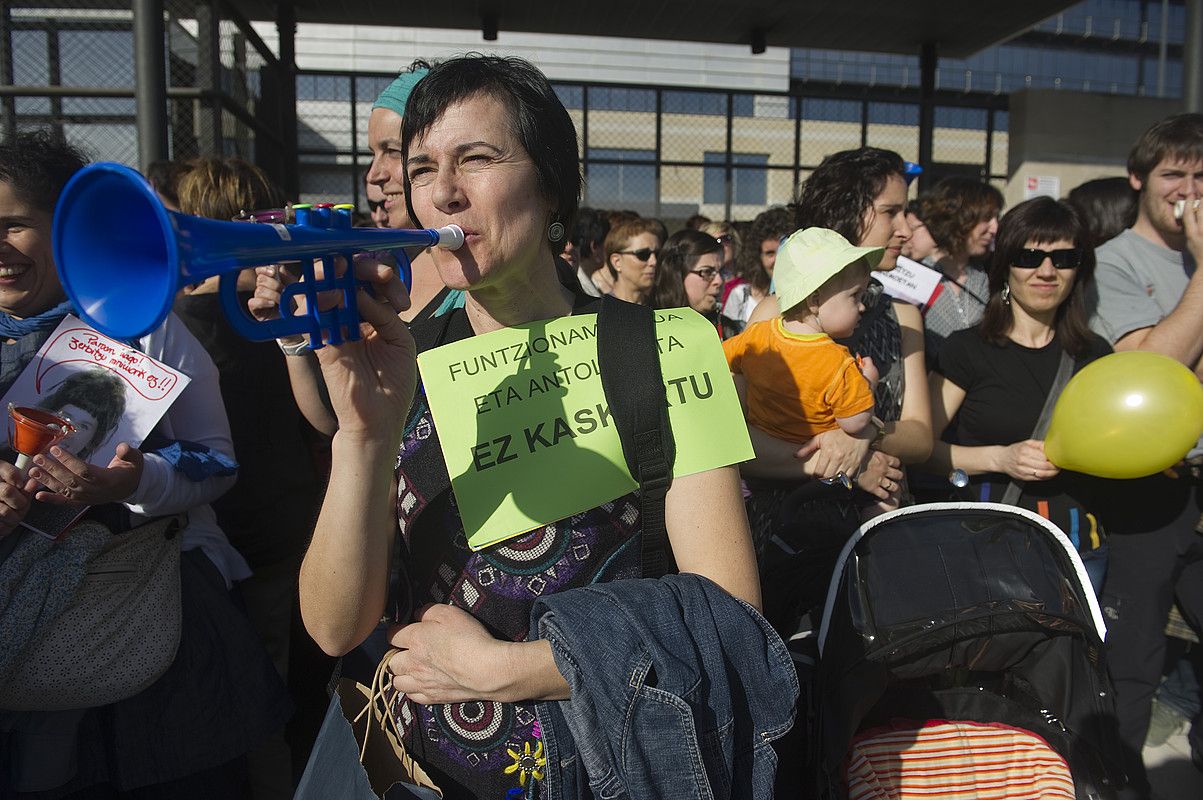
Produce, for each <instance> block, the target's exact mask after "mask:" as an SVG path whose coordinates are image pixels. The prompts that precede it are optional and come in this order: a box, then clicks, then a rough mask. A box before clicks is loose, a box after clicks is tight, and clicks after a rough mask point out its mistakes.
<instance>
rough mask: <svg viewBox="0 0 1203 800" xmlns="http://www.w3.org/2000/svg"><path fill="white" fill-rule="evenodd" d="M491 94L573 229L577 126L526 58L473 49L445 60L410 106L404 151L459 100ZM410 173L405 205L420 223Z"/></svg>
mask: <svg viewBox="0 0 1203 800" xmlns="http://www.w3.org/2000/svg"><path fill="white" fill-rule="evenodd" d="M481 95H483V96H486V97H492V98H494V99H496V100H498V101H499V102H500V103H501V104H502V106H504V107H505V108H506V110H507V112H508V114H509V118H510V119H509V122H510V129H511V131H512V132H513V134H514V136H515V138H517V139H518V141H519V142H520V143H521V144H522V147H523V148H524V149H525V150H526V152H527V155H529V156H530V158H531V163H532V164H533V165H534V168H535V174H536V176H537V180H538V183H539V189H540V191H542V192H543V196H544V197H546V198H547V200H548V201H549V202H550V203H551V204H552V206H553V207H554V208H555V219H556V221H558V222H560V223H562V224H563V225H564V228H565V230H568V231H571V230H572V226H573V224H574V223H575V221H576V211H577V207H578V206H579V205H580V199H581V169H580V164H579V163H578V161H577V138H576V128H575V127H574V126H573V124H572V118H571V117H569V116H568V111H567V110H566V109H565V108H564V104H563V103H561V102H560V98H559V97H557V96H556V93H555V90H554V89H552V88H551V84H550V83H548V81H547V78H546V77H545V76H544V75H543V73H542V72H540V71H539V70H538V68H536V67H535V66H534V65H533V64H531V63H530V62H529V61H526V60H525V59H521V58H514V57H501V56H486V55H482V54H480V53H469V54H468V55H465V56H459V57H457V58H450V59H447V60H446V61H441V62H439V63H438V64H435V65H434V66H433V67H431V68H430V72H429V73H427V75H426V77H425V78H423V79H422V80H420V81H419V82H418V85H417V86H415V87H414V90H413V92H412V93H411V94H410V96H409V102H408V103H406V105H405V117H404V119H403V121H402V124H401V155H402V158H403V159H405V160H408V159H409V152H410V148H411V147H412V146H413V144H414V142H415V141H416V140H417V139H418V138H419V137H421V136H423V135H425V134H426V133H427V132H428V131H429V130H430V128H431V126H433V125H434V123H435V122H436V121H437V120H438V118H439V117H440V116H442V114H443V112H444V111H446V110H447V109H448V108H450V107H451V106H452V105H454V104H456V103H460V102H463V101H464V100H467V99H469V98H472V97H477V96H481ZM410 196H411V187H410V185H409V173H408V171H407V172H406V174H405V204H406V206H407V207H408V209H409V215H410V218H411V219H413V220H414V222H415V223H416V224H419V225H420V224H421V222H420V221H419V220H418V218H417V216H416V215H415V213H414V208H413V202H412V200H411V199H410Z"/></svg>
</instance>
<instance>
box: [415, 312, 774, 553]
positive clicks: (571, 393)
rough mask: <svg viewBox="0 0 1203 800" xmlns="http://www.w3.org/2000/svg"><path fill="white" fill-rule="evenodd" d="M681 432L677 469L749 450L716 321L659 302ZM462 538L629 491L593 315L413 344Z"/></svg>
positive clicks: (508, 530)
mask: <svg viewBox="0 0 1203 800" xmlns="http://www.w3.org/2000/svg"><path fill="white" fill-rule="evenodd" d="M656 337H657V341H658V342H659V348H660V369H661V372H662V374H663V376H664V383H665V393H666V397H667V399H668V404H669V409H668V416H669V420H670V422H671V423H672V429H673V437H674V439H675V441H676V462H675V465H674V468H673V474H674V475H677V476H680V475H692V474H694V473H697V472H703V471H705V470H708V469H714V468H715V467H723V466H727V465H729V464H736V463H739V462H741V461H746V460H748V459H750V458H752V457H753V452H752V443H751V441H750V440H749V438H748V428H747V425H746V423H745V422H744V416H743V412H742V410H741V409H740V405H739V397H738V396H737V395H736V393H735V384H734V383H733V382H732V381H731V376H730V371H729V370H728V369H727V360H726V358H725V357H724V356H723V348H722V345H721V344H720V342H719V339H718V335H717V334H716V332H715V330H714V326H713V325H711V324H710V323H709V322H707V321H706V319H705V318H704V317H702V316H701V315H700V314H698V313H697V312H695V311H692V310H690V309H686V308H676V309H669V310H665V311H657V312H656ZM418 365H419V367H420V368H421V371H422V381H423V383H424V385H425V387H426V397H427V400H428V401H429V402H430V409H431V413H432V414H433V415H434V421H435V424H436V426H437V427H438V431H439V440H440V441H441V443H442V446H443V458H444V459H445V460H446V462H447V470H448V473H449V474H450V475H451V486H452V489H453V490H454V491H455V497H456V501H457V502H458V505H459V511H460V516H461V517H462V519H463V522H464V530H465V531H466V532H467V534H468V545H469V546H470V547H471V548H472V549H473V550H479V549H481V548H483V547H487V546H489V545H491V544H495V543H496V542H499V541H503V540H505V539H509V538H512V537H514V536H518V535H519V534H522V533H525V532H527V531H529V530H532V529H534V528H537V527H539V526H540V525H546V524H548V523H550V522H555V521H556V520H559V519H564V518H565V517H569V516H571V515H573V514H576V513H579V512H581V511H586V510H588V509H590V508H594V507H595V506H598V505H601V504H602V503H606V502H609V501H611V500H615V499H617V498H619V497H621V496H622V495H624V494H627V493H628V492H631V491H633V490H634V489H635V487H636V482H635V480H634V479H632V478H631V474H630V472H628V471H627V467H626V460H625V459H624V458H623V455H622V443H621V442H620V441H619V438H618V431H617V429H616V428H615V427H614V420H613V418H612V417H611V416H610V410H609V406H608V404H607V403H606V398H605V393H604V392H603V391H602V383H601V377H600V375H599V372H598V366H597V315H596V314H582V315H580V316H573V317H561V318H559V319H553V320H548V321H545V322H532V323H530V324H529V325H519V326H516V327H513V328H505V329H503V330H500V331H494V332H493V333H488V334H485V335H483V336H474V337H472V338H471V339H465V340H463V341H460V342H455V343H453V344H449V345H444V346H443V347H439V348H436V349H434V350H429V351H427V352H425V353H423V354H422V355H420V356H418Z"/></svg>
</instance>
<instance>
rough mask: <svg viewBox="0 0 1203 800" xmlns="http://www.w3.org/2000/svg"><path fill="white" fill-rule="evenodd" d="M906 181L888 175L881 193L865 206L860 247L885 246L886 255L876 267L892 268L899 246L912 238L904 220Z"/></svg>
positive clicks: (899, 251)
mask: <svg viewBox="0 0 1203 800" xmlns="http://www.w3.org/2000/svg"><path fill="white" fill-rule="evenodd" d="M905 210H906V182H905V181H904V180H903V179H902V176H901V175H891V176H890V177H889V178H887V179H886V185H885V186H884V187H883V188H882V190H881V193H880V194H878V195H877V197H875V198H874V199H873V203H872V205H870V206H869V207H868V208H867V209H865V215H864V219H863V221H862V223H861V229H862V230H863V231H864V233H863V234H861V238H860V241H859V242H857V244H858V245H859V246H861V247H884V248H885V249H886V252H885V254H884V255H883V256H882V257H881V263H880V264H878V265H877V269H879V270H891V269H893V268H894V267H895V266H897V265H898V256H899V255H900V254H901V253H902V247H903V245H905V244H906V243H907V241H908V240H909V239H910V238H911V226H910V225H908V224H907V223H906V213H905Z"/></svg>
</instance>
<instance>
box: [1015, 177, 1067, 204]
mask: <svg viewBox="0 0 1203 800" xmlns="http://www.w3.org/2000/svg"><path fill="white" fill-rule="evenodd" d="M1060 196H1061V178H1060V177H1058V176H1056V175H1029V176H1028V177H1027V180H1026V181H1024V184H1023V199H1024V200H1031V199H1032V198H1033V197H1054V198H1055V197H1060Z"/></svg>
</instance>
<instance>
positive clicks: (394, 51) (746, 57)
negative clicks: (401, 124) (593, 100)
mask: <svg viewBox="0 0 1203 800" xmlns="http://www.w3.org/2000/svg"><path fill="white" fill-rule="evenodd" d="M254 28H255V31H256V32H257V33H258V34H259V35H260V36H261V37H262V38H263V40H264V42H265V43H266V44H267V45H268V47H270V48H272V50H273V51H276V52H278V51H279V48H278V46H277V35H276V28H275V25H274V24H271V23H258V22H257V23H254ZM296 45H297V66H298V67H300V68H301V69H324V70H353V71H356V72H391V71H393V70H397V69H399V68H401V67H403V66H405V65H407V64H409V63H410V62H411V61H413V60H414V59H415V58H425V59H427V60H434V59H441V58H447V57H449V56H452V55H458V54H462V53H468V52H473V51H477V52H484V53H497V54H500V55H515V56H521V57H522V58H525V59H528V60H529V61H531V62H532V63H534V64H535V65H536V66H537V67H539V69H541V70H543V72H544V73H545V74H546V75H547V77H549V78H551V79H552V80H554V81H598V82H605V83H655V84H663V85H667V86H686V87H690V88H695V89H701V88H706V89H742V90H748V91H758V90H759V91H775V92H784V91H788V90H789V48H787V47H770V48H768V49H767V50H766V51H765V52H764V53H761V54H760V55H752V52H751V49H750V48H748V47H746V46H741V45H722V44H708V43H703V42H666V41H657V40H653V39H615V38H613V37H606V36H549V35H545V34H537V33H514V32H511V31H501V32H500V33H499V34H498V37H497V40H496V41H493V42H486V41H485V40H484V39H483V38H482V37H481V34H480V31H469V30H436V29H430V28H393V27H385V26H377V25H313V24H303V25H298V26H297V40H296Z"/></svg>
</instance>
